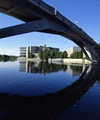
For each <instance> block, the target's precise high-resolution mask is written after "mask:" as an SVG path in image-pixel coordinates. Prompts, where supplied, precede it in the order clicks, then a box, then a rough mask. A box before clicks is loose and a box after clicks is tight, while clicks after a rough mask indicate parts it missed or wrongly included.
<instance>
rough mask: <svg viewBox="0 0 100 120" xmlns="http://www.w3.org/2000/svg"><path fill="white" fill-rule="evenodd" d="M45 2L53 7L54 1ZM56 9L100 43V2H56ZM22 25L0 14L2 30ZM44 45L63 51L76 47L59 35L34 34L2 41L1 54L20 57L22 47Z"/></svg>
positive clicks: (94, 0)
mask: <svg viewBox="0 0 100 120" xmlns="http://www.w3.org/2000/svg"><path fill="white" fill-rule="evenodd" d="M44 1H45V2H46V3H48V4H49V5H52V0H44ZM54 7H55V8H56V9H57V10H59V12H61V13H62V14H63V15H64V16H65V17H67V18H68V19H70V20H71V21H72V22H73V23H75V22H76V21H78V23H77V25H78V26H79V27H81V28H82V29H83V30H84V31H85V32H87V33H88V34H89V35H90V36H91V37H92V38H93V39H94V40H95V41H96V42H97V43H99V42H100V39H99V38H100V15H99V14H100V13H99V12H100V0H54ZM20 23H22V21H19V20H17V19H15V18H12V17H10V16H7V15H4V14H2V13H0V28H4V27H8V26H12V25H16V24H20ZM75 24H76V23H75ZM43 44H46V45H47V46H52V47H58V48H60V50H62V51H64V50H67V49H69V48H70V47H72V46H75V44H74V43H73V42H71V41H70V40H68V39H66V38H63V37H61V36H59V35H51V34H44V33H35V32H32V33H28V34H24V35H18V36H14V37H8V38H4V39H0V54H9V55H14V54H15V55H19V47H20V46H29V45H33V46H34V45H37V46H38V45H39V46H40V45H43Z"/></svg>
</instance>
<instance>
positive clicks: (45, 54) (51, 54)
mask: <svg viewBox="0 0 100 120" xmlns="http://www.w3.org/2000/svg"><path fill="white" fill-rule="evenodd" d="M38 55H39V58H40V59H42V60H43V59H44V60H46V61H47V60H48V59H49V58H51V59H55V58H67V56H68V54H67V52H66V51H64V52H58V51H56V50H48V49H45V50H43V51H39V52H38Z"/></svg>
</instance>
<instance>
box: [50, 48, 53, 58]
mask: <svg viewBox="0 0 100 120" xmlns="http://www.w3.org/2000/svg"><path fill="white" fill-rule="evenodd" d="M50 58H51V59H52V58H54V51H53V50H50Z"/></svg>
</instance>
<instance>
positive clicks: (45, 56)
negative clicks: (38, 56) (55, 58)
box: [43, 49, 50, 61]
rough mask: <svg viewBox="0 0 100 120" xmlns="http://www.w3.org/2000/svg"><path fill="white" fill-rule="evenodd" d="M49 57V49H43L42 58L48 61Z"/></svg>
mask: <svg viewBox="0 0 100 120" xmlns="http://www.w3.org/2000/svg"><path fill="white" fill-rule="evenodd" d="M49 58H50V51H49V50H48V49H45V50H44V51H43V59H44V60H46V61H48V59H49Z"/></svg>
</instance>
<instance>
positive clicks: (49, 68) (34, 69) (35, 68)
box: [20, 61, 83, 77]
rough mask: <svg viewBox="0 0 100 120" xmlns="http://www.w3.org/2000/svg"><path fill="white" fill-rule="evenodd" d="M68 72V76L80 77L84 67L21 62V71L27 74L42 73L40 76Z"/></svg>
mask: <svg viewBox="0 0 100 120" xmlns="http://www.w3.org/2000/svg"><path fill="white" fill-rule="evenodd" d="M62 70H63V71H64V72H65V71H66V72H67V74H69V75H70V76H73V77H75V76H78V75H80V74H81V73H82V71H83V66H81V65H80V66H77V65H62V64H49V63H46V62H39V63H37V62H28V61H26V62H23V61H20V71H21V72H26V73H33V74H36V73H40V74H46V73H53V72H59V71H62Z"/></svg>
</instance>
